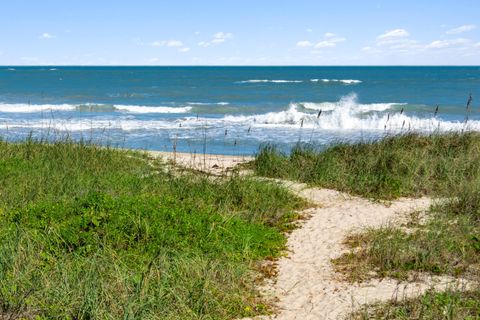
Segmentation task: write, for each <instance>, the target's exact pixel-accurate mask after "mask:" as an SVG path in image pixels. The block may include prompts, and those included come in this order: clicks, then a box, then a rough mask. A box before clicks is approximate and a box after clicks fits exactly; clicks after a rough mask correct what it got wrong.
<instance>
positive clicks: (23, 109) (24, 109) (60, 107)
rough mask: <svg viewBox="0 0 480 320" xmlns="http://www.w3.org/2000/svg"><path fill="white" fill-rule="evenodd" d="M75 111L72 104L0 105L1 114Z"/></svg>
mask: <svg viewBox="0 0 480 320" xmlns="http://www.w3.org/2000/svg"><path fill="white" fill-rule="evenodd" d="M73 110H75V106H74V105H70V104H25V103H13V104H6V103H0V112H8V113H11V112H15V113H17V112H18V113H33V112H45V111H73Z"/></svg>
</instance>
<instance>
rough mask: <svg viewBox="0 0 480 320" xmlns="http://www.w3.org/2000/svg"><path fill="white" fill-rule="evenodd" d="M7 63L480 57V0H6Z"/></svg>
mask: <svg viewBox="0 0 480 320" xmlns="http://www.w3.org/2000/svg"><path fill="white" fill-rule="evenodd" d="M0 12H2V18H1V19H0V65H479V64H480V15H479V13H480V1H479V0H450V1H447V0H436V1H433V0H414V1H413V0H402V1H400V0H361V1H360V0H334V1H333V0H332V1H321V0H221V1H220V0H171V1H166V0H115V1H113V0H56V1H54V0H1V2H0Z"/></svg>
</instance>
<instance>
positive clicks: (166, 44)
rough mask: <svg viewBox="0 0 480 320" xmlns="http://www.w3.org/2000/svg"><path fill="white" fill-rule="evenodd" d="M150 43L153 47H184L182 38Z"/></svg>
mask: <svg viewBox="0 0 480 320" xmlns="http://www.w3.org/2000/svg"><path fill="white" fill-rule="evenodd" d="M150 45H151V46H152V47H170V48H180V47H183V42H182V41H180V40H168V41H154V42H151V43H150Z"/></svg>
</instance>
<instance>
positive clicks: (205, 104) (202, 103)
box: [187, 101, 230, 106]
mask: <svg viewBox="0 0 480 320" xmlns="http://www.w3.org/2000/svg"><path fill="white" fill-rule="evenodd" d="M187 104H188V105H192V106H211V105H218V106H227V105H229V104H230V102H224V101H221V102H212V103H209V102H187Z"/></svg>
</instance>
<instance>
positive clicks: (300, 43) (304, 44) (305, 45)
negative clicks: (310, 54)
mask: <svg viewBox="0 0 480 320" xmlns="http://www.w3.org/2000/svg"><path fill="white" fill-rule="evenodd" d="M312 46H313V43H311V42H310V41H307V40H303V41H298V42H297V47H298V48H310V47H312Z"/></svg>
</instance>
